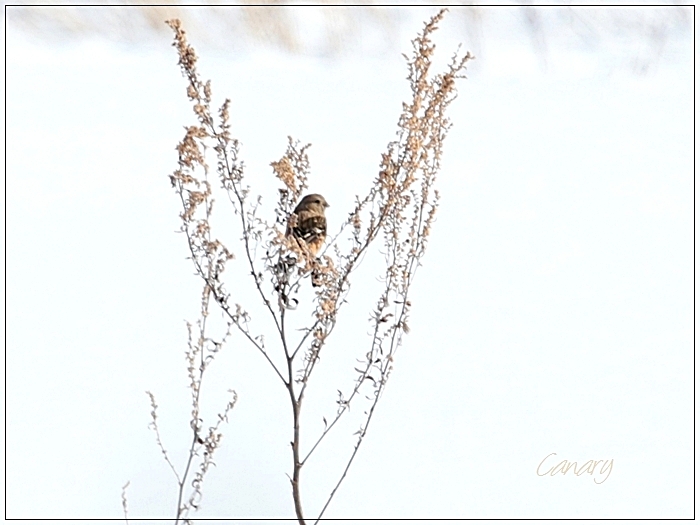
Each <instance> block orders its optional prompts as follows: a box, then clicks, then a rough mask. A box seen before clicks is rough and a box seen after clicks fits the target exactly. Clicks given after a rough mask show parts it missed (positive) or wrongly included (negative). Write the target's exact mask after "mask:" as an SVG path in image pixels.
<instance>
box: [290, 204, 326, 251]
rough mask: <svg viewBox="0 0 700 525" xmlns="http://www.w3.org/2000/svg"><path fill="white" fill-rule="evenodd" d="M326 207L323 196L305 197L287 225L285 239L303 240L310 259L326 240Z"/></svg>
mask: <svg viewBox="0 0 700 525" xmlns="http://www.w3.org/2000/svg"><path fill="white" fill-rule="evenodd" d="M328 206H329V204H328V203H327V202H326V199H324V198H323V195H319V194H318V193H312V194H311V195H307V196H305V197H304V198H303V199H301V201H299V204H297V207H296V208H294V212H293V214H292V217H290V220H289V222H288V223H287V233H286V235H287V237H289V236H290V235H291V236H294V237H296V238H297V239H301V240H303V241H304V242H305V243H306V246H307V248H308V249H309V253H311V256H312V257H316V254H317V253H318V251H319V250H320V249H321V246H323V243H324V241H325V240H326V208H328ZM295 216H296V217H295Z"/></svg>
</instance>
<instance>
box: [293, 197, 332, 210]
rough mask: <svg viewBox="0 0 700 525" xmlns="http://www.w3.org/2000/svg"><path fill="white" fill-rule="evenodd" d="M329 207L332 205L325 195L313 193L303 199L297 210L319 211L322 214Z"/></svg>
mask: <svg viewBox="0 0 700 525" xmlns="http://www.w3.org/2000/svg"><path fill="white" fill-rule="evenodd" d="M329 206H330V204H328V203H327V202H326V199H324V198H323V195H320V194H318V193H312V194H310V195H306V196H305V197H304V198H303V199H301V201H300V202H299V204H298V205H297V209H318V210H319V211H320V212H323V211H324V210H325V209H326V208H328V207H329Z"/></svg>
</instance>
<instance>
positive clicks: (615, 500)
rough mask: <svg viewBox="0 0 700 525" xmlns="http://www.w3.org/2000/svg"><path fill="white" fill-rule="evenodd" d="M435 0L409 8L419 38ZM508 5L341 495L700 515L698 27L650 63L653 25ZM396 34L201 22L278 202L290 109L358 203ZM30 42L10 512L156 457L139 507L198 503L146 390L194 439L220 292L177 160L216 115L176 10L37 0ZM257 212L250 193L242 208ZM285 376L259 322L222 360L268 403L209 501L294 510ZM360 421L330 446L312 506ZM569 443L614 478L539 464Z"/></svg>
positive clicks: (373, 502) (367, 268) (14, 148)
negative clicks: (581, 27) (255, 334)
mask: <svg viewBox="0 0 700 525" xmlns="http://www.w3.org/2000/svg"><path fill="white" fill-rule="evenodd" d="M628 11H629V13H630V17H633V16H634V13H635V10H634V9H629V10H628ZM428 12H429V11H421V12H419V13H418V14H415V13H414V15H413V16H412V17H407V18H405V19H404V20H403V22H402V23H403V24H404V25H402V31H403V32H402V33H401V34H402V38H403V42H404V43H403V44H402V47H401V50H402V51H404V52H407V51H408V49H409V43H408V39H409V38H410V36H411V35H413V34H414V33H415V32H416V31H417V30H418V29H419V28H420V20H421V17H422V14H424V13H428ZM450 16H451V15H450V14H448V15H447V17H446V19H445V21H444V23H443V28H442V29H441V31H440V32H438V33H437V34H436V36H435V41H436V43H437V45H438V53H437V58H436V61H435V67H436V68H437V69H439V68H440V67H442V65H443V64H444V63H445V61H446V60H447V58H448V57H449V56H450V54H451V53H452V52H453V51H454V49H455V48H456V45H457V43H458V42H460V41H462V42H464V43H465V47H466V48H467V49H469V48H470V47H469V45H470V42H471V39H470V36H469V35H467V34H464V28H463V27H462V26H459V24H457V22H456V21H455V20H456V18H452V19H451V18H450ZM508 16H509V15H508V12H507V11H501V12H499V14H498V16H496V17H495V18H494V20H502V21H503V22H502V23H503V25H504V27H503V28H501V29H500V31H499V30H494V29H493V27H491V32H487V33H486V34H485V35H483V43H482V45H481V53H476V54H477V59H476V61H474V62H472V63H470V64H469V67H468V71H467V76H468V79H466V80H462V81H461V82H460V84H459V97H458V99H457V100H456V101H455V102H454V104H453V105H452V106H451V107H450V114H451V118H452V120H453V123H454V126H453V128H452V130H451V131H450V134H449V136H448V138H447V141H446V144H445V153H444V159H443V169H442V171H441V173H440V176H439V179H438V189H439V190H440V192H441V194H442V200H441V205H440V209H439V213H438V220H437V224H436V226H435V228H434V231H433V234H432V238H431V240H430V245H429V250H428V253H427V255H426V257H425V259H424V261H423V266H422V267H421V269H420V271H419V274H418V277H417V279H416V282H415V288H414V290H413V295H412V303H413V304H414V308H413V311H412V313H411V332H410V333H409V334H408V335H407V337H406V338H405V344H404V346H403V347H402V348H401V350H400V352H399V354H398V357H397V359H396V362H395V367H394V372H393V374H392V377H391V380H390V383H389V385H388V388H387V391H386V394H385V395H384V398H383V399H382V400H381V402H380V404H379V409H378V412H377V414H376V416H375V419H374V420H373V422H372V425H371V427H370V430H369V432H368V435H367V438H366V442H365V443H364V444H363V446H362V448H361V449H360V452H359V454H358V458H357V459H356V461H355V463H354V465H353V467H352V469H351V470H350V473H349V475H348V477H347V479H346V480H345V482H344V484H343V485H342V486H341V489H340V491H339V492H338V495H337V496H336V498H335V499H334V501H333V503H332V505H331V506H330V507H329V510H328V511H327V514H326V517H328V518H343V517H349V518H352V517H355V518H381V517H387V518H390V517H406V518H408V517H416V518H418V517H420V518H429V517H436V518H437V517H445V518H448V517H463V518H479V517H481V518H520V517H522V518H645V517H649V518H651V517H653V518H688V517H691V516H692V515H693V463H692V458H693V363H694V361H693V191H694V173H693V146H694V144H693V133H694V128H693V96H694V92H693V48H692V44H693V37H692V33H691V32H690V31H687V32H682V31H679V32H678V34H673V35H672V38H670V39H669V40H667V41H666V43H665V45H664V47H663V50H662V51H660V52H659V55H658V57H657V60H655V61H654V62H653V64H652V65H651V66H650V67H648V68H647V67H645V68H642V69H643V71H641V72H640V70H639V68H635V67H631V66H630V65H629V64H630V61H629V60H627V58H621V56H622V55H624V56H625V57H629V56H630V55H631V56H634V53H635V52H636V51H635V50H637V49H639V48H641V47H644V46H645V45H646V44H645V43H644V42H635V41H628V42H623V43H619V42H617V43H616V46H617V47H615V48H614V49H611V48H609V47H607V46H604V45H602V46H601V45H599V46H591V47H586V46H584V45H573V44H567V43H565V42H564V40H562V39H559V40H557V39H554V40H553V41H551V42H550V43H549V45H548V46H547V49H546V55H545V58H544V59H543V55H542V53H541V52H537V51H536V47H533V46H532V45H531V42H530V41H529V40H528V35H527V34H526V32H525V31H520V32H518V31H511V30H510V29H507V28H505V27H506V25H507V23H508ZM498 17H500V18H498ZM409 22H410V24H411V25H410V26H407V24H408V23H409ZM493 23H495V22H493ZM309 38H311V36H309ZM611 41H612V42H614V38H612V37H611ZM192 44H193V45H194V46H195V47H197V42H196V41H194V40H193V41H192ZM366 47H370V50H369V51H368V50H367V49H366V48H365V49H364V50H363V51H362V52H355V53H350V54H346V55H341V56H334V57H329V56H319V55H313V54H304V53H298V54H291V53H284V52H282V51H275V50H271V49H265V48H262V47H251V48H250V49H249V50H248V51H246V52H244V53H241V54H231V53H225V52H222V51H215V50H210V51H207V50H206V49H199V51H200V52H199V54H200V62H199V69H200V73H201V74H202V75H203V76H204V77H205V78H210V79H211V80H212V85H213V91H214V97H215V100H216V101H217V102H218V103H220V102H221V101H223V98H225V97H229V98H231V99H232V101H233V103H232V111H231V114H232V121H233V128H232V131H233V134H234V135H235V136H236V137H238V138H239V139H240V140H241V142H242V155H243V157H244V159H245V162H246V165H247V170H248V171H247V174H248V177H249V181H250V183H251V184H252V185H253V187H254V189H257V190H258V191H259V192H261V193H262V194H264V195H265V196H266V199H265V200H264V201H263V202H264V204H265V205H267V206H269V207H270V209H271V206H272V200H271V199H270V198H269V196H272V195H274V191H275V187H276V186H275V180H274V179H273V177H272V172H271V169H270V167H269V163H270V162H271V161H273V160H277V159H279V158H280V156H281V155H282V154H283V152H284V148H285V146H286V141H287V136H288V135H291V136H292V137H294V138H296V139H299V140H300V141H302V142H304V143H306V142H310V143H312V147H311V149H310V150H309V152H310V158H311V166H312V168H311V169H312V178H311V189H312V190H313V191H314V192H320V193H323V194H324V195H325V196H326V198H327V200H328V202H329V203H330V204H331V207H330V208H329V210H328V219H329V224H330V227H331V229H332V228H333V225H334V224H335V225H337V224H339V223H340V222H341V221H342V220H343V219H344V218H345V217H346V214H347V212H348V211H349V209H350V207H351V205H352V202H353V199H354V195H355V194H361V193H363V192H364V191H365V190H366V188H367V186H368V185H369V184H370V183H371V181H372V179H373V177H374V176H375V174H376V171H377V166H378V164H379V160H380V154H381V153H382V152H383V151H384V149H385V147H386V144H387V143H388V142H389V141H390V140H392V139H393V138H394V132H395V124H396V121H397V118H398V115H399V111H400V104H401V101H402V100H405V99H406V98H407V94H408V91H407V83H406V81H405V78H404V77H405V66H404V62H403V59H402V58H401V56H400V54H399V53H398V52H397V53H387V52H383V53H376V54H374V53H372V52H371V46H370V45H369V44H368V46H366ZM621 49H622V50H629V53H628V54H624V53H622V54H620V53H621V51H620V50H621ZM6 57H7V58H6V483H7V486H6V498H7V501H6V517H7V518H37V519H40V518H51V517H56V518H119V517H120V516H122V506H121V487H122V485H124V484H125V483H126V482H127V481H130V486H129V489H128V492H127V494H128V505H129V513H130V516H132V517H134V518H139V517H141V518H159V517H160V518H170V517H171V516H173V514H174V513H173V511H174V509H175V505H176V483H175V480H174V478H173V475H172V472H170V470H169V468H168V466H167V464H166V463H165V461H164V460H163V458H162V455H161V454H160V452H159V450H158V448H157V447H156V444H155V441H154V436H153V433H152V432H151V430H149V429H148V423H149V412H150V406H149V404H148V398H147V397H146V395H145V394H144V391H146V390H150V391H152V392H153V393H154V394H155V395H156V398H157V400H158V404H159V407H160V408H159V416H160V420H159V421H160V425H161V432H162V435H163V439H164V441H165V445H166V448H167V449H168V452H169V453H171V454H172V456H173V458H174V460H175V463H176V465H177V466H178V467H180V466H181V465H182V464H183V462H184V460H185V455H184V451H185V448H186V447H187V444H188V440H189V428H188V417H189V407H188V402H189V398H188V396H189V391H188V390H187V375H186V365H185V360H184V351H185V348H186V335H187V333H186V329H185V324H184V321H183V320H184V319H189V320H191V321H194V320H195V319H196V315H197V307H198V293H199V289H200V288H199V282H198V281H197V279H196V277H195V276H194V275H193V271H192V268H191V263H190V261H188V260H186V256H187V247H186V244H185V239H184V237H182V236H181V235H179V234H176V233H175V231H176V230H177V228H178V220H177V215H178V212H179V208H178V201H177V197H176V195H175V194H174V192H173V190H172V189H171V187H170V183H169V181H168V178H167V175H168V174H169V173H170V172H172V171H173V169H175V167H176V165H177V157H176V153H175V150H174V148H175V146H176V144H177V142H178V141H179V140H180V139H181V138H182V135H183V126H184V125H187V124H189V123H191V122H192V121H193V116H192V114H191V109H190V107H189V104H188V101H187V98H186V96H185V83H184V79H183V78H182V77H181V75H180V72H179V69H178V67H177V64H176V56H175V51H174V50H173V48H172V47H170V42H169V40H167V39H163V40H162V41H161V42H160V43H158V42H156V44H152V45H149V46H144V47H142V48H141V47H139V46H138V45H134V44H130V45H119V44H115V43H109V42H105V41H103V40H100V39H97V38H89V39H83V40H76V41H70V42H62V43H60V42H59V43H57V42H48V41H46V40H41V39H37V38H35V37H34V36H32V35H30V34H28V33H26V32H24V31H21V30H19V29H15V27H14V26H13V20H12V16H11V12H10V15H8V20H7V24H6ZM633 66H634V64H633ZM229 211H230V210H229V208H228V207H227V206H226V203H225V202H224V201H223V199H222V200H220V202H218V207H217V214H219V221H221V224H224V225H225V224H227V222H228V223H230V224H232V223H233V220H234V218H233V216H232V215H230V213H229ZM223 227H224V229H225V228H226V226H223ZM232 231H233V230H232ZM230 241H231V243H232V245H234V251H237V253H239V254H240V250H237V249H236V247H235V242H236V236H235V235H231V237H230ZM380 270H381V267H380V266H378V265H377V262H376V260H375V259H373V258H371V257H368V260H367V261H366V264H365V265H364V266H363V267H362V271H361V275H362V278H363V279H366V283H365V284H363V283H359V284H358V286H357V289H356V292H357V293H356V294H353V295H351V296H350V303H349V305H348V310H347V312H346V317H345V319H344V321H343V324H342V325H341V326H339V328H338V332H337V333H336V334H334V337H333V338H332V339H331V341H330V343H329V347H328V348H327V352H328V353H327V354H325V356H327V357H324V360H323V361H322V366H321V368H320V369H319V372H318V373H319V374H325V375H324V377H325V379H324V380H323V381H321V382H319V384H318V389H317V390H315V391H314V390H311V393H310V394H309V395H310V396H312V395H316V396H317V397H315V398H314V399H315V401H310V405H309V406H310V408H309V410H310V412H309V416H308V417H309V419H308V423H307V424H308V429H309V430H308V433H309V435H312V434H313V433H314V432H317V431H318V429H319V428H322V427H321V417H322V416H323V415H326V416H328V415H329V414H332V413H333V412H334V410H335V408H334V407H335V405H334V400H335V388H345V387H347V386H348V385H349V384H351V381H352V379H353V377H354V375H355V374H354V372H353V370H352V366H353V359H354V356H359V355H361V354H362V353H363V352H364V351H366V350H365V348H366V347H365V346H362V345H364V344H365V343H366V341H367V340H368V338H367V335H366V332H367V329H368V328H367V327H368V325H367V322H366V320H367V318H368V316H369V314H370V311H371V309H372V307H373V302H374V301H375V296H374V295H372V285H373V283H374V281H373V279H374V276H376V275H377V274H378V273H379V271H380ZM232 287H233V286H232ZM242 293H243V295H242V296H241V302H247V303H248V304H253V303H255V301H256V298H255V297H254V296H253V295H251V294H248V292H242ZM246 294H247V295H246ZM298 315H303V313H302V312H301V311H300V312H299V313H298ZM274 379H275V378H274V376H273V374H272V373H271V371H270V370H269V369H268V368H267V367H266V366H265V362H264V360H263V359H262V358H261V357H260V356H259V355H258V354H256V353H255V352H254V351H253V350H252V349H251V348H249V347H247V346H246V345H245V344H244V342H243V341H242V340H239V339H234V343H233V344H232V345H231V346H230V347H227V348H226V349H225V350H224V351H222V353H221V354H220V355H219V356H218V357H217V359H216V361H215V362H214V365H212V372H211V382H210V383H208V384H207V386H205V405H206V406H207V410H209V411H210V413H209V414H210V415H211V414H213V413H215V411H216V410H218V409H219V408H220V407H221V406H222V404H224V403H225V399H226V389H228V388H234V389H235V390H236V391H237V393H238V395H239V402H238V405H237V406H236V407H235V409H234V410H233V412H232V417H231V421H230V423H229V424H228V425H227V426H225V427H224V432H223V433H224V439H223V445H222V448H221V449H220V450H218V451H217V455H216V458H215V462H216V467H215V468H213V469H212V470H211V471H210V473H209V474H208V476H207V478H206V480H205V485H204V490H203V493H204V498H203V500H202V505H201V510H200V512H199V513H197V514H196V515H194V516H192V517H202V518H205V517H211V518H234V517H239V518H245V517H269V518H275V517H278V518H284V517H293V505H292V500H291V494H290V490H289V481H288V478H287V474H288V473H290V472H291V468H290V467H291V454H290V450H289V441H290V412H289V409H288V400H287V398H285V395H286V392H285V391H284V390H283V389H281V388H279V385H278V384H277V383H276V382H275V380H274ZM337 385H339V386H337ZM325 393H329V395H327V396H325V397H324V395H325ZM354 430H356V429H355V428H350V427H348V428H346V429H343V432H345V434H346V435H340V436H339V438H338V439H336V440H334V441H331V442H329V443H328V444H326V448H325V449H322V450H321V451H320V453H319V456H318V457H317V458H315V460H313V461H311V462H310V463H309V466H308V476H307V477H306V479H305V483H306V484H305V485H304V487H303V490H302V495H303V498H304V506H305V510H306V512H307V513H308V515H309V517H313V516H314V514H315V513H318V511H319V509H320V507H321V506H322V504H323V502H324V501H325V497H327V495H328V493H329V491H330V489H331V488H332V486H333V484H334V481H335V480H336V479H337V477H338V475H339V474H340V469H341V467H342V465H343V460H344V459H345V458H346V457H347V455H348V454H349V453H350V452H351V444H350V443H351V441H350V440H351V438H352V435H351V434H352V432H353V431H354ZM309 439H311V438H310V437H309ZM552 453H556V454H557V455H556V456H550V457H549V459H545V458H547V456H548V455H550V454H552ZM553 457H556V458H557V460H556V461H555V460H553V459H552V458H553ZM564 459H566V460H569V461H576V462H578V465H582V464H583V463H584V462H586V461H588V460H608V461H610V460H612V465H613V467H612V470H611V471H609V472H608V476H607V477H606V479H605V480H604V482H603V483H596V481H595V479H597V480H598V481H600V480H601V476H592V475H589V474H584V475H581V476H576V475H574V474H573V471H570V472H569V473H568V474H567V475H563V474H559V475H553V476H550V475H546V476H539V475H538V466H539V465H540V464H541V463H542V462H543V460H544V461H545V462H544V464H543V466H542V467H541V469H540V473H541V472H544V471H546V470H547V468H549V467H551V466H554V465H555V464H556V463H557V462H558V461H559V460H564ZM598 468H600V467H598ZM603 477H605V476H603ZM594 478H595V479H594Z"/></svg>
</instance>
